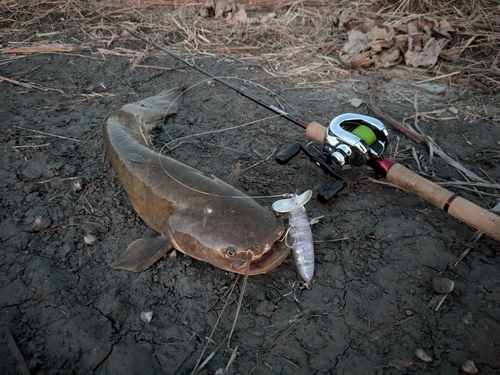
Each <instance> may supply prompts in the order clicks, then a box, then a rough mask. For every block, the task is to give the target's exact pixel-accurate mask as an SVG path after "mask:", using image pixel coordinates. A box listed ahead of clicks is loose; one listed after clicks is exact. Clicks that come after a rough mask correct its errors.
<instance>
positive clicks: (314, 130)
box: [306, 121, 326, 143]
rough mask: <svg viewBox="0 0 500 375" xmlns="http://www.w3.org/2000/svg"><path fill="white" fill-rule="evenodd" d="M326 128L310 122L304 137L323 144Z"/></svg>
mask: <svg viewBox="0 0 500 375" xmlns="http://www.w3.org/2000/svg"><path fill="white" fill-rule="evenodd" d="M325 133H326V128H325V127H324V126H323V125H321V124H320V123H318V122H314V121H313V122H311V123H310V124H309V125H307V128H306V136H307V138H309V139H312V140H313V141H316V142H318V143H323V141H324V140H325Z"/></svg>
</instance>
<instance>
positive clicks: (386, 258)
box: [0, 44, 500, 374]
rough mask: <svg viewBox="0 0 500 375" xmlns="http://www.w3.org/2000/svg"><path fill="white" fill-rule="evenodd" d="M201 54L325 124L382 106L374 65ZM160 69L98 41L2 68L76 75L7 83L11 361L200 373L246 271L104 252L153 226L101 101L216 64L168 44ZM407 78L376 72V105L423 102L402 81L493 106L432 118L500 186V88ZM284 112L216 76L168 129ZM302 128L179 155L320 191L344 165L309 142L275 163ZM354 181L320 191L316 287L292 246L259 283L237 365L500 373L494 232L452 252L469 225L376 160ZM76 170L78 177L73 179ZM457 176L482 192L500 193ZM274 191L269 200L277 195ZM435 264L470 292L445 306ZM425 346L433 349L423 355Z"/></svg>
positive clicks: (1, 261)
mask: <svg viewBox="0 0 500 375" xmlns="http://www.w3.org/2000/svg"><path fill="white" fill-rule="evenodd" d="M128 47H129V48H137V49H140V48H142V46H141V45H140V44H137V45H134V44H132V45H129V46H128ZM198 63H199V64H201V65H203V67H204V68H206V69H209V70H210V71H212V72H213V73H215V74H218V75H223V76H232V77H240V78H246V79H249V80H254V81H255V82H256V83H259V84H260V85H263V86H265V87H268V88H269V89H271V90H273V91H275V92H277V93H279V94H280V95H281V97H283V98H285V99H286V101H287V102H289V103H290V104H291V105H292V106H293V108H290V107H285V109H286V110H288V111H289V112H291V113H294V114H296V115H297V116H299V117H300V118H304V119H306V120H309V121H312V120H315V121H319V122H322V123H323V124H327V123H328V122H329V121H330V120H331V118H333V117H335V116H336V115H338V114H341V113H344V112H359V113H362V114H366V115H373V114H372V113H371V112H370V110H369V109H368V108H367V107H366V105H364V104H363V105H361V106H360V107H359V108H353V107H352V106H351V105H350V104H349V102H350V100H351V99H352V98H359V99H362V100H363V101H365V102H367V101H368V98H369V90H368V85H367V83H366V77H365V76H362V75H357V74H356V73H355V72H353V73H352V74H351V75H350V76H348V77H338V78H337V81H338V83H337V84H335V85H334V86H332V87H329V88H327V87H325V88H323V89H300V86H298V87H299V89H296V87H297V84H299V83H302V82H304V79H303V78H300V77H295V78H291V79H284V80H281V81H277V80H272V79H269V78H268V77H267V76H266V75H265V74H264V73H263V72H262V71H261V70H260V69H259V68H257V67H248V66H246V65H245V64H244V63H243V62H240V61H238V60H235V59H229V60H228V59H226V60H222V61H219V62H218V63H217V62H216V61H215V60H212V59H204V60H200V61H199V62H198ZM150 65H158V66H163V67H167V68H175V69H174V70H172V71H164V70H159V69H158V70H155V69H136V70H133V69H131V62H130V61H129V59H128V58H127V57H118V56H108V57H106V59H105V60H104V59H103V58H102V56H101V55H88V56H87V57H86V58H82V57H77V56H73V55H33V56H30V57H25V58H23V59H20V60H17V61H16V62H15V63H11V64H6V65H3V66H2V67H1V68H0V69H1V75H3V76H7V77H8V76H9V75H13V74H15V73H18V72H20V71H29V70H30V69H32V68H35V67H38V68H37V69H35V70H33V71H32V72H31V73H29V74H28V75H27V76H26V77H25V78H26V79H29V81H30V82H36V83H38V84H40V85H42V86H44V87H49V88H54V89H56V88H57V89H58V90H60V91H56V90H49V91H41V90H35V89H32V90H27V89H24V88H21V87H18V86H13V85H11V84H9V83H6V82H3V83H2V84H1V94H0V108H2V109H1V110H0V114H1V117H2V118H3V120H2V122H1V127H2V130H1V132H0V137H1V142H2V162H1V165H0V176H1V178H0V184H1V192H2V197H1V199H2V205H1V224H0V240H1V246H0V254H1V257H0V269H1V272H0V291H1V292H0V308H1V310H0V312H1V314H0V319H1V322H2V323H1V326H0V329H1V330H2V338H4V337H6V339H5V340H4V341H2V342H1V344H2V345H1V346H0V356H2V357H3V358H7V359H8V360H7V361H3V362H2V363H1V365H0V366H1V371H0V372H2V373H5V374H16V373H18V372H19V371H20V366H21V362H22V361H21V359H22V360H24V361H25V363H26V366H27V368H28V370H29V371H30V372H31V373H33V374H48V373H50V374H59V373H60V374H68V373H74V374H89V373H94V374H107V373H113V374H132V373H141V374H153V373H166V374H181V373H183V374H184V373H190V372H191V370H192V369H193V368H194V366H195V364H196V362H197V360H198V358H199V356H200V354H201V351H202V349H203V347H204V345H205V343H206V341H207V337H208V336H209V335H210V332H211V330H212V327H213V326H214V325H215V323H216V320H217V318H218V315H219V314H220V313H221V311H222V308H223V306H224V302H225V300H224V297H225V296H226V293H227V291H228V289H229V288H230V287H231V286H232V284H233V283H234V280H235V276H234V275H233V274H230V273H228V272H224V271H222V270H219V269H216V268H215V267H213V266H211V265H209V264H206V263H202V262H199V261H196V260H193V259H191V258H189V257H188V256H185V255H183V254H180V253H179V254H177V256H175V257H167V258H165V259H162V260H161V261H159V262H157V263H156V264H154V265H153V266H152V267H151V268H149V269H148V270H146V271H144V272H141V273H138V274H135V273H130V272H127V271H119V270H113V269H111V268H110V267H109V266H108V264H109V263H110V262H112V261H113V260H115V259H116V258H117V257H118V256H119V255H120V254H121V253H122V252H123V250H124V249H125V247H126V246H127V245H128V244H129V243H130V242H131V241H133V240H135V239H137V238H140V237H144V236H153V235H155V233H154V232H153V231H152V230H151V229H149V228H148V227H147V226H146V225H145V224H144V223H143V222H142V221H141V219H140V218H139V217H138V216H137V215H136V214H135V212H134V211H133V209H132V206H131V205H130V203H129V201H128V198H127V197H126V195H125V192H124V190H123V188H122V186H121V184H120V182H119V180H118V178H117V175H116V174H115V172H114V171H113V170H112V168H111V166H110V164H109V162H108V160H107V157H106V155H105V154H104V152H103V145H102V121H103V119H104V117H105V115H106V114H107V113H109V112H110V111H111V110H113V109H115V108H118V107H120V106H122V105H123V104H125V103H129V102H132V101H136V100H138V98H145V97H148V96H152V95H155V94H157V93H158V92H159V91H161V90H162V89H164V88H168V87H173V86H178V85H183V84H188V85H193V84H196V83H198V82H200V80H202V79H204V77H200V76H199V75H198V74H197V73H195V72H193V71H192V70H189V69H188V68H186V67H184V66H180V65H179V64H178V63H176V62H175V61H172V60H171V59H169V58H168V57H165V58H164V59H155V60H154V61H151V64H150ZM394 71H396V72H397V70H393V72H394ZM397 73H398V74H399V75H398V74H396V75H393V76H392V77H390V76H386V77H385V79H381V78H380V79H379V83H378V90H379V95H378V99H377V100H378V104H379V105H380V107H381V108H382V109H383V111H384V112H386V113H388V114H390V115H391V116H393V117H394V118H397V119H398V120H401V119H402V118H403V117H405V116H408V115H411V114H412V113H414V107H413V105H412V104H411V103H409V102H408V101H407V100H404V99H403V97H402V96H401V95H399V93H403V94H404V95H406V96H407V97H409V98H412V99H413V98H414V97H415V92H417V100H418V102H419V107H420V111H422V112H423V111H432V110H435V109H446V108H448V107H450V106H451V105H453V106H454V107H455V108H458V109H459V110H461V109H464V111H465V109H466V107H467V106H469V107H470V108H476V109H477V108H479V109H481V110H483V109H484V111H485V113H484V116H482V117H470V116H469V117H466V115H465V114H464V113H462V114H461V115H459V116H458V117H457V118H456V119H454V120H433V119H427V120H420V122H419V124H420V127H421V128H422V129H423V130H424V131H425V132H426V133H427V134H429V135H431V136H432V137H434V139H435V140H436V141H437V143H438V144H439V145H440V146H441V148H442V149H443V150H445V151H446V152H447V153H448V154H449V155H452V156H453V157H455V158H457V159H458V160H459V161H460V162H461V163H463V164H464V165H465V166H466V167H467V168H469V169H470V170H472V171H474V172H476V173H478V174H480V175H482V176H484V173H487V175H488V176H489V178H491V179H492V180H494V181H497V182H498V181H500V167H499V163H498V162H499V156H498V143H497V141H498V140H500V127H499V126H498V122H496V123H495V122H494V121H495V119H496V121H497V120H498V97H489V96H485V95H482V94H478V93H476V92H474V91H473V89H472V88H471V87H467V86H461V87H459V86H448V85H446V84H444V83H443V84H439V83H434V84H432V85H428V86H426V88H425V90H424V89H422V88H420V87H415V86H413V83H414V82H413V81H412V78H411V77H407V78H405V75H406V74H407V70H403V71H399V72H397ZM398 77H399V78H398ZM236 83H237V84H241V85H242V86H244V87H245V88H246V89H248V90H249V91H251V92H252V93H254V94H255V95H258V96H260V97H262V98H263V99H264V100H266V101H269V102H270V103H271V104H274V105H279V103H282V102H283V101H280V99H279V98H278V97H275V96H273V95H270V94H269V93H268V92H266V91H264V90H262V89H261V88H259V87H256V86H254V85H252V84H251V83H249V82H246V83H245V82H240V81H236ZM459 114H460V112H459ZM268 116H272V114H271V113H269V112H267V111H266V110H265V109H262V108H260V107H258V106H257V105H254V104H253V103H249V102H248V100H246V99H244V98H242V97H239V96H237V95H236V94H234V93H233V92H231V91H230V90H229V89H227V88H225V87H222V86H220V85H214V84H213V83H211V82H208V83H207V82H205V83H203V84H200V85H198V86H197V87H196V88H195V89H193V90H189V91H188V92H187V93H186V94H185V97H184V101H183V104H182V106H181V107H180V110H179V113H178V115H177V116H175V117H174V118H171V119H169V120H168V121H167V122H166V124H165V127H164V129H162V130H161V131H159V132H158V133H157V134H156V145H157V147H158V148H160V147H161V146H162V145H163V144H164V143H165V142H167V141H168V140H169V139H170V138H169V137H172V138H178V137H181V136H186V135H192V134H198V133H202V132H206V131H210V130H215V129H222V128H227V127H232V126H236V125H240V124H244V123H247V122H249V121H255V120H258V119H262V118H264V117H268ZM409 121H410V122H411V120H409ZM30 130H36V131H39V132H41V133H36V132H33V131H30ZM389 131H390V140H391V147H390V148H389V149H388V150H387V151H386V154H387V156H390V157H392V158H395V159H396V161H398V162H400V163H402V164H403V165H405V166H407V167H408V168H410V169H412V170H414V171H417V170H418V169H417V166H416V163H415V160H414V158H413V156H412V154H411V147H414V148H415V151H416V153H417V154H418V155H420V156H422V158H421V160H422V163H423V164H424V166H425V168H427V173H428V174H432V173H434V174H435V176H436V177H439V178H441V179H452V178H455V179H458V180H463V178H462V176H461V175H460V174H459V173H458V172H457V171H456V170H455V169H453V168H452V167H450V166H448V165H447V164H446V163H444V162H443V161H442V160H441V159H439V158H435V160H434V162H433V166H432V167H431V166H430V165H429V164H428V151H427V149H426V147H425V146H424V145H417V144H415V143H413V142H411V141H410V140H408V139H406V138H405V137H403V136H401V134H399V133H397V131H396V130H394V129H392V128H390V127H389ZM54 135H56V136H59V138H58V137H55V136H54ZM294 142H302V143H304V144H305V143H307V140H306V138H305V135H304V134H303V133H302V131H301V130H300V129H299V128H297V129H296V128H294V127H293V125H290V124H288V123H286V122H285V121H284V120H282V119H279V118H272V119H269V120H266V121H264V122H261V123H259V124H258V125H254V126H247V127H242V128H238V129H234V130H231V131H227V132H223V133H214V134H210V135H205V136H195V137H191V138H186V139H185V140H184V142H183V143H182V144H180V146H179V147H177V148H176V149H175V150H174V151H173V154H174V156H175V157H176V158H178V159H179V160H181V161H183V162H185V163H188V164H191V165H192V166H194V167H196V168H198V169H201V170H203V171H207V172H210V173H213V174H215V175H218V176H221V177H224V176H227V175H228V173H229V172H230V171H231V168H232V165H233V164H234V163H240V164H241V166H242V170H243V172H242V174H241V175H240V178H239V184H240V185H241V187H242V188H243V189H244V190H246V191H247V192H249V194H251V195H256V196H263V195H275V194H282V193H294V192H298V193H301V192H303V191H305V190H307V189H312V190H313V192H314V193H317V192H318V191H319V190H320V189H321V188H322V187H324V186H327V185H329V184H330V183H331V179H330V177H329V176H326V175H324V174H323V172H322V171H321V170H320V169H318V168H316V167H315V166H314V165H313V164H312V163H310V161H308V160H307V159H306V158H305V157H304V156H303V155H301V156H299V157H297V158H295V159H294V160H293V161H292V162H290V163H289V164H287V165H285V166H280V165H278V164H276V163H275V162H274V158H273V157H272V154H273V153H274V152H276V151H279V150H281V149H284V148H285V147H287V146H288V145H290V144H291V143H294ZM483 172H484V173H483ZM482 173H483V174H482ZM342 176H343V177H344V178H345V179H346V180H347V182H348V187H347V188H346V189H345V190H344V191H342V192H341V193H340V194H339V196H338V198H337V199H336V200H334V201H333V202H332V203H330V204H328V205H323V204H321V203H319V202H318V201H317V200H316V199H312V200H311V201H310V202H309V203H308V204H307V210H308V215H309V218H317V217H321V219H320V220H319V222H318V223H317V224H315V225H314V226H313V227H312V231H313V235H314V239H315V241H316V242H315V254H316V270H315V276H314V284H313V286H312V289H311V290H304V291H302V293H300V302H296V301H295V300H294V298H293V296H292V295H287V294H288V293H289V292H290V291H291V290H292V284H293V283H294V281H296V280H297V279H298V274H297V272H296V269H295V266H294V263H293V259H292V258H291V256H290V258H289V259H287V260H286V261H285V262H284V263H283V264H282V265H281V266H280V267H278V268H277V269H275V270H274V271H272V272H270V273H268V274H265V275H260V276H253V277H250V278H249V282H248V285H247V289H246V293H245V297H244V299H243V305H242V308H241V312H240V315H239V319H238V323H237V325H236V330H235V333H234V336H233V338H232V341H231V343H232V345H233V347H236V346H237V348H238V349H237V351H238V356H237V357H236V359H235V361H234V363H233V369H234V372H235V373H241V374H250V373H254V374H291V373H294V374H333V373H335V374H355V373H359V374H366V373H376V374H400V373H402V372H404V373H436V374H445V373H446V374H450V373H458V372H459V371H460V367H461V365H462V364H463V363H464V362H465V361H467V360H469V359H470V360H473V361H474V362H475V364H476V366H477V367H478V368H479V369H480V371H481V372H482V373H484V374H494V373H498V372H499V371H500V283H499V263H500V257H499V252H498V249H499V244H498V242H495V241H494V240H492V239H490V238H486V237H483V238H482V239H481V240H480V241H479V242H478V243H477V244H476V245H475V246H474V249H473V250H472V251H471V253H470V254H469V255H468V256H467V257H466V258H465V259H464V260H463V261H461V262H460V263H459V264H458V265H457V266H454V265H453V264H454V262H455V261H456V259H457V257H458V256H459V255H460V254H461V253H462V251H463V250H464V248H465V245H464V244H465V243H466V242H467V240H468V239H469V237H470V236H471V235H472V234H473V233H474V230H473V229H471V228H470V227H468V226H467V225H465V224H463V223H460V222H458V221H457V220H455V219H454V218H452V217H450V216H448V215H447V214H446V213H444V212H442V211H440V210H438V209H436V208H434V207H432V206H431V205H430V204H428V203H426V202H424V201H422V200H421V199H419V198H418V197H415V196H412V195H410V194H408V193H405V192H403V191H401V190H398V189H395V188H393V187H390V186H386V185H382V184H378V183H376V182H373V181H372V180H370V179H369V177H373V173H372V172H371V171H370V170H369V169H368V168H365V167H353V168H352V169H348V170H345V171H342ZM75 181H81V184H82V187H83V188H82V189H81V190H78V189H74V186H75ZM75 190H77V191H75ZM456 191H457V192H458V193H459V194H460V195H461V196H464V197H465V198H467V199H469V200H471V201H473V202H475V203H477V204H479V205H481V206H483V207H489V208H491V207H493V206H494V205H495V204H496V203H497V201H498V199H497V198H496V197H495V196H494V195H483V196H482V197H479V196H478V195H476V194H471V193H469V192H468V191H464V190H461V191H458V190H456ZM261 201H262V202H263V204H264V205H267V206H270V205H271V204H272V202H273V199H271V198H267V199H262V200H261ZM241 230H242V233H244V232H245V230H248V228H241ZM89 235H91V236H93V237H94V238H95V240H96V241H95V243H93V244H92V245H89V244H87V243H86V241H85V239H84V238H85V236H89ZM88 238H89V237H87V239H88ZM87 242H89V241H87ZM90 242H92V241H90ZM438 274H442V275H443V276H445V277H447V278H449V279H452V280H453V281H455V290H454V291H453V292H452V293H451V294H450V295H449V296H448V297H447V299H446V300H445V302H444V303H443V305H442V306H441V307H440V309H439V310H438V311H435V306H436V304H435V298H436V293H435V292H434V291H433V289H432V279H433V277H434V276H436V275H438ZM238 292H239V289H238V288H236V291H235V293H233V295H232V297H231V298H230V303H229V306H228V308H226V310H225V312H224V314H223V317H222V319H221V322H220V323H219V326H218V328H217V329H216V331H215V334H214V336H213V340H214V342H215V345H217V344H218V343H220V342H221V341H222V340H223V339H224V338H225V337H227V335H228V334H229V332H230V330H231V325H232V323H233V318H234V313H235V309H236V301H237V299H238ZM143 311H152V312H153V317H152V320H151V322H150V323H149V324H146V323H144V322H143V321H141V320H140V318H139V317H140V314H141V312H143ZM9 335H10V336H9ZM8 337H10V338H12V339H13V342H14V343H15V346H16V347H17V349H18V350H19V353H20V354H19V355H20V356H19V355H18V356H16V355H15V353H16V350H15V349H14V348H13V346H12V340H11V341H8V339H7V338H8ZM9 342H10V344H9ZM214 347H215V346H214V345H211V346H209V349H208V352H207V354H208V353H211V352H212V350H213V349H214ZM418 348H422V349H424V350H425V351H426V352H427V353H428V354H429V355H430V356H431V357H432V361H431V362H429V363H426V362H423V361H421V360H419V359H417V358H416V357H415V355H414V352H415V350H416V349H418ZM207 354H206V355H207ZM230 356H231V352H229V351H225V350H220V351H219V352H217V353H216V355H215V356H214V358H213V359H212V360H211V361H210V362H209V363H208V364H207V366H206V367H205V368H204V369H203V370H202V371H201V372H200V373H202V374H213V373H215V371H216V370H217V369H219V368H223V367H225V366H226V364H227V362H228V360H229V358H230Z"/></svg>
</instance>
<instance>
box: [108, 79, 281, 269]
mask: <svg viewBox="0 0 500 375" xmlns="http://www.w3.org/2000/svg"><path fill="white" fill-rule="evenodd" d="M183 90H184V88H182V87H181V88H177V89H172V90H166V91H163V92H161V93H160V94H158V95H156V96H153V97H150V98H146V99H144V100H141V101H139V102H136V103H132V104H127V105H124V106H123V107H121V108H120V109H118V110H116V111H114V112H112V113H110V114H109V115H108V116H107V117H106V119H105V121H104V129H103V130H104V146H105V149H106V153H107V154H108V157H109V159H110V160H111V163H112V165H113V167H114V169H115V170H116V172H117V173H118V177H119V178H120V180H121V181H122V184H123V186H124V188H125V191H126V192H127V194H128V196H129V198H130V201H131V203H132V206H133V207H134V209H135V211H136V212H137V213H138V214H139V216H140V217H141V218H142V219H143V220H144V221H145V222H146V223H147V224H148V225H149V226H150V227H151V228H153V229H154V230H155V231H157V232H159V233H160V234H161V236H160V237H147V238H141V239H138V240H135V241H133V242H132V243H131V244H129V245H128V247H127V249H126V250H125V252H124V253H123V254H122V255H121V256H120V257H119V258H118V259H117V260H116V261H115V262H114V263H112V264H111V267H113V268H119V269H126V270H130V271H134V272H139V271H142V270H144V269H146V268H148V267H150V266H151V265H152V264H153V263H155V262H156V261H157V260H159V259H160V258H161V257H163V256H164V255H165V254H166V253H167V252H168V251H169V250H171V249H172V248H174V247H175V248H176V249H177V250H180V251H182V252H183V253H185V254H187V255H189V256H191V257H193V258H196V259H198V260H201V261H204V262H207V263H210V264H213V265H214V266H216V267H218V268H221V269H223V270H226V271H231V272H235V273H244V272H245V269H246V262H247V259H250V260H249V261H250V265H249V274H250V275H255V274H262V273H266V272H268V271H270V270H272V269H274V268H276V267H277V266H278V265H280V264H281V263H282V262H283V261H284V260H285V258H286V257H287V256H288V254H289V252H290V249H289V248H288V247H287V246H286V244H285V241H280V240H281V239H282V237H283V235H284V227H283V223H282V222H281V221H279V220H278V219H277V218H276V217H275V215H273V214H272V213H271V212H269V211H268V210H266V209H265V208H264V207H263V206H261V205H260V204H259V203H257V202H256V201H255V200H254V199H252V198H250V197H249V196H247V195H246V194H245V193H243V192H242V191H241V190H239V189H237V188H236V187H234V186H232V185H230V184H228V183H226V182H224V181H222V180H221V179H219V178H217V177H215V176H213V175H210V174H207V173H203V172H201V171H199V170H197V169H194V168H192V167H190V166H188V165H186V164H184V163H181V162H179V161H177V160H176V159H173V158H171V157H168V156H165V155H161V154H159V153H158V151H155V150H154V149H153V147H152V145H151V139H150V132H151V130H152V129H153V128H154V127H155V125H156V123H157V122H158V121H160V120H162V119H164V118H165V117H166V116H170V115H173V114H174V113H176V111H177V106H178V105H177V103H178V102H179V100H176V99H178V97H179V96H180V95H181V94H182V91H183ZM165 171H167V172H168V173H166V172H165ZM203 193H206V194H203Z"/></svg>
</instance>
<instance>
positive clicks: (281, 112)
mask: <svg viewBox="0 0 500 375" xmlns="http://www.w3.org/2000/svg"><path fill="white" fill-rule="evenodd" d="M103 18H104V19H105V20H107V21H109V22H111V23H112V24H114V25H116V26H118V27H119V28H121V29H122V30H125V31H127V32H128V33H129V34H130V35H132V36H134V37H136V38H137V39H140V40H142V41H144V42H146V43H148V44H149V45H151V46H153V47H155V48H156V49H158V50H160V51H162V52H165V53H166V54H167V55H169V56H171V57H173V58H174V59H176V60H178V61H180V62H182V63H183V64H186V65H188V66H190V67H191V68H193V69H196V70H197V71H198V72H200V73H202V74H205V75H206V76H208V77H210V78H212V79H213V80H214V81H216V82H219V83H221V84H223V85H224V86H226V87H229V88H230V89H232V90H234V91H236V92H237V93H238V94H240V95H242V96H244V97H245V98H247V99H250V100H252V101H253V102H255V103H257V104H259V105H261V106H262V107H265V108H267V109H269V110H270V111H273V112H274V113H277V114H279V115H280V116H282V117H284V118H286V119H287V120H289V121H291V122H293V123H294V124H296V125H299V126H300V127H302V128H304V129H306V128H307V126H308V125H309V124H308V123H307V122H305V121H303V120H301V119H298V118H296V117H295V116H292V115H290V114H289V113H287V112H285V111H284V110H282V109H279V108H278V107H276V106H274V105H272V104H269V103H266V102H265V101H263V100H262V99H260V98H258V97H256V96H254V95H252V94H250V93H249V92H247V91H245V90H242V89H240V88H239V87H237V86H235V85H233V84H231V83H229V82H226V81H224V80H223V79H220V78H218V77H216V76H215V75H214V74H212V73H210V72H209V71H207V70H205V69H203V68H201V67H200V66H198V65H197V64H196V63H195V61H194V59H193V58H192V57H190V56H189V57H187V58H185V59H183V58H182V57H180V56H178V55H176V54H175V53H173V52H170V51H169V50H168V49H166V48H163V47H162V46H160V45H159V44H157V43H156V42H155V41H154V40H153V38H151V37H150V36H143V35H141V34H140V33H138V32H136V31H134V30H131V29H129V28H128V27H125V26H123V25H122V24H120V23H119V22H117V21H115V20H114V19H112V18H110V17H108V16H103Z"/></svg>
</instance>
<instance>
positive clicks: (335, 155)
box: [323, 113, 389, 167]
mask: <svg viewBox="0 0 500 375" xmlns="http://www.w3.org/2000/svg"><path fill="white" fill-rule="evenodd" d="M388 136H389V133H388V132H387V129H386V127H385V125H384V124H383V123H381V122H380V121H379V120H377V119H375V118H373V117H369V116H363V115H356V114H353V113H345V114H343V115H340V116H337V117H335V118H334V119H333V120H332V122H330V126H329V127H328V128H327V130H326V134H325V140H324V145H323V153H324V154H326V155H328V159H329V161H331V162H333V163H335V164H337V165H338V166H340V167H342V166H344V164H346V162H349V163H350V164H353V165H358V166H359V165H365V164H366V163H367V162H368V160H370V159H372V158H378V157H379V156H381V155H382V153H383V152H384V150H385V148H386V147H387V145H388V140H387V137H388Z"/></svg>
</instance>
